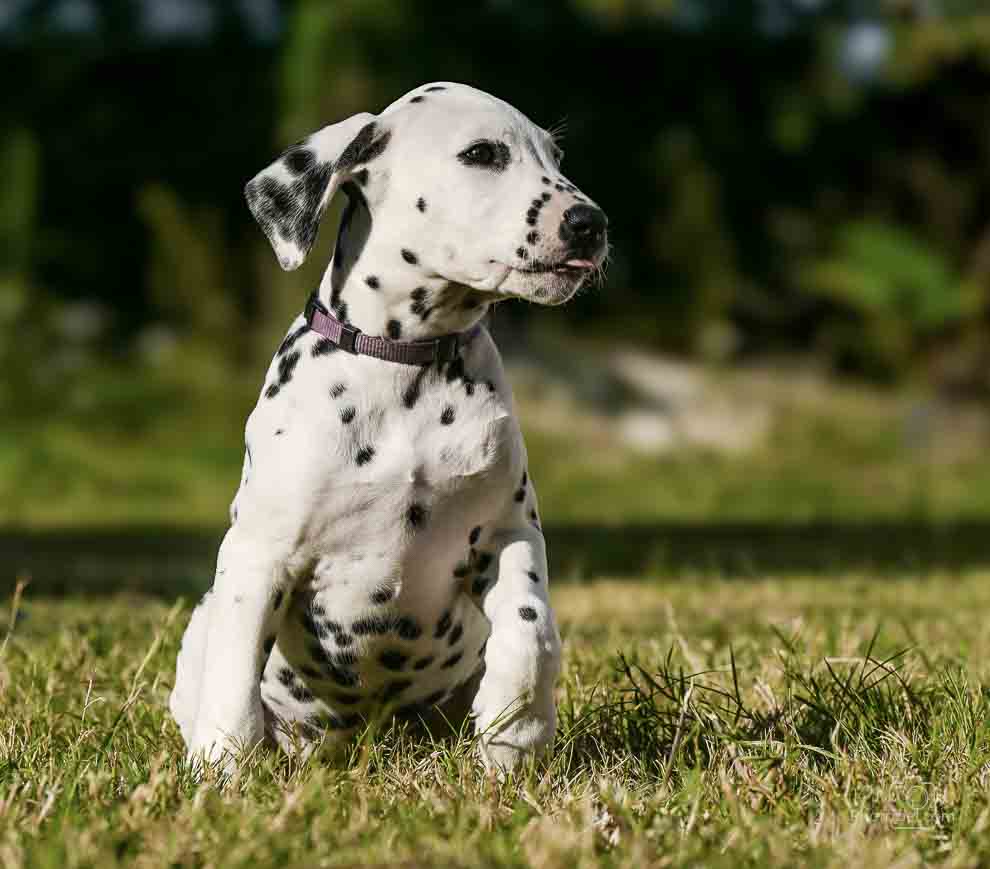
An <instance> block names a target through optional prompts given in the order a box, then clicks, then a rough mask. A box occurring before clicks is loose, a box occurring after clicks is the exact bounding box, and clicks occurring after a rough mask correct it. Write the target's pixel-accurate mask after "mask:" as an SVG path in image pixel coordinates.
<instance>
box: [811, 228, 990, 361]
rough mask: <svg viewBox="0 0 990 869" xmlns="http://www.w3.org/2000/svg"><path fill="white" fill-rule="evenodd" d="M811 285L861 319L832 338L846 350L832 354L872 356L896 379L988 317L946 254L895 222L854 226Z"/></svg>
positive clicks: (816, 266)
mask: <svg viewBox="0 0 990 869" xmlns="http://www.w3.org/2000/svg"><path fill="white" fill-rule="evenodd" d="M804 279H805V282H806V284H807V286H808V287H809V289H811V290H813V291H815V292H818V293H821V294H822V295H823V296H825V297H827V298H829V299H831V300H832V301H834V302H836V303H837V304H838V305H839V307H840V308H841V309H844V310H846V311H849V312H851V313H852V314H853V315H854V316H855V321H854V323H853V324H851V325H847V326H846V328H845V329H844V330H841V331H840V330H835V332H834V333H833V336H832V337H833V340H835V341H836V343H837V344H839V346H833V347H832V348H831V349H832V351H833V352H834V353H840V352H843V351H845V352H846V353H851V354H852V353H859V354H861V355H862V356H863V357H867V358H868V357H869V356H872V357H873V358H872V360H869V361H871V362H873V363H874V365H879V366H881V367H883V368H884V369H886V370H887V371H889V372H897V371H902V370H905V369H906V368H907V367H908V365H909V364H910V362H911V360H912V359H914V358H916V355H917V353H918V351H919V349H920V348H921V347H922V346H924V342H925V339H930V338H932V337H933V336H935V335H937V334H939V333H941V332H944V331H946V330H948V329H950V328H953V327H959V326H961V325H962V324H964V323H965V322H967V321H968V320H970V319H973V318H975V317H977V316H978V315H979V314H980V312H981V306H980V298H979V294H978V293H977V292H975V291H974V288H972V287H968V286H967V285H966V284H965V282H964V281H963V279H962V277H961V276H960V275H959V274H957V273H955V272H954V271H953V270H952V268H951V267H950V265H949V263H948V262H947V258H946V257H945V256H944V255H943V254H940V253H939V252H938V251H937V250H936V249H934V248H933V247H932V246H930V245H928V244H926V243H925V242H924V241H923V240H922V239H919V238H917V237H916V236H913V235H912V234H911V233H910V232H908V231H907V230H904V229H901V228H898V227H895V226H892V225H890V224H888V223H880V222H877V221H858V222H852V223H849V224H847V225H846V226H844V227H843V228H842V229H841V230H840V232H839V233H838V238H837V241H836V245H835V248H834V250H833V251H832V252H831V253H830V254H829V255H828V256H826V257H823V258H822V259H820V260H818V261H816V262H814V263H813V264H812V265H811V266H809V267H808V268H807V269H806V270H805V272H804ZM842 344H844V345H845V346H842Z"/></svg>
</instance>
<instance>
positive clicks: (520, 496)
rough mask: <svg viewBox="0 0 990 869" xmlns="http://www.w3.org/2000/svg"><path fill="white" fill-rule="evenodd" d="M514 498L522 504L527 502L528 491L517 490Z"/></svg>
mask: <svg viewBox="0 0 990 869" xmlns="http://www.w3.org/2000/svg"><path fill="white" fill-rule="evenodd" d="M513 498H515V500H516V501H518V502H520V503H521V502H522V501H525V500H526V490H525V489H517V490H516V494H515V495H513Z"/></svg>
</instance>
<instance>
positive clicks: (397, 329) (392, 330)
mask: <svg viewBox="0 0 990 869" xmlns="http://www.w3.org/2000/svg"><path fill="white" fill-rule="evenodd" d="M385 331H387V332H388V337H389V338H391V339H392V340H393V341H398V340H399V339H400V338H401V337H402V324H401V323H400V322H399V321H398V320H389V321H388V325H387V326H386V327H385Z"/></svg>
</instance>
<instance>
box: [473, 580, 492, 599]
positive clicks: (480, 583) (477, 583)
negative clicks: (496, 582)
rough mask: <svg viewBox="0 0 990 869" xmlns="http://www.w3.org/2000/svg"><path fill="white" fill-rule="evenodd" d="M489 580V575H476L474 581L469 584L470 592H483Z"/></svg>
mask: <svg viewBox="0 0 990 869" xmlns="http://www.w3.org/2000/svg"><path fill="white" fill-rule="evenodd" d="M489 582H491V579H490V577H487V576H478V577H476V578H475V580H474V582H473V583H472V584H471V593H472V594H475V595H479V594H483V593H484V591H485V589H486V588H488V583H489Z"/></svg>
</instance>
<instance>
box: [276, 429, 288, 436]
mask: <svg viewBox="0 0 990 869" xmlns="http://www.w3.org/2000/svg"><path fill="white" fill-rule="evenodd" d="M284 434H285V429H284V428H277V429H275V434H274V436H275V437H278V436H279V435H284Z"/></svg>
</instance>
